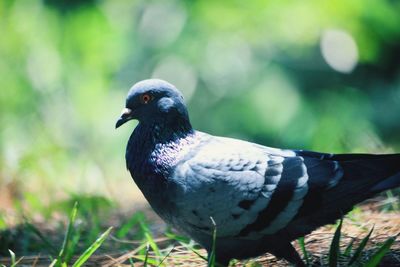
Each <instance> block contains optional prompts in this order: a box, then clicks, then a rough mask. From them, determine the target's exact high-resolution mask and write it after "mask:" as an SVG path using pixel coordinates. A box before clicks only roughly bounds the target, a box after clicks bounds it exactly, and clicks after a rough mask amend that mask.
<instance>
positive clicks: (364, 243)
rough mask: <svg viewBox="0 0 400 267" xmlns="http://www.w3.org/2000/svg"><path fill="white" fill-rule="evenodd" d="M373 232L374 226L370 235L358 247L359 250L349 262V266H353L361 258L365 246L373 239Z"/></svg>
mask: <svg viewBox="0 0 400 267" xmlns="http://www.w3.org/2000/svg"><path fill="white" fill-rule="evenodd" d="M373 230H374V226H372V228H371V230H370V231H369V233H368V234H367V235H366V236H365V237H364V238H363V240H362V241H361V243H360V245H359V246H358V248H357V249H356V251H355V252H354V254H353V256H352V257H351V259H350V261H349V265H352V264H353V263H354V262H356V261H357V260H358V259H359V258H360V256H361V253H362V252H363V250H364V248H365V246H366V245H367V242H368V240H369V238H370V237H371V234H372V231H373Z"/></svg>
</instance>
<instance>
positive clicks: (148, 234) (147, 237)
mask: <svg viewBox="0 0 400 267" xmlns="http://www.w3.org/2000/svg"><path fill="white" fill-rule="evenodd" d="M139 225H140V228H141V230H142V231H143V233H144V237H145V240H146V241H147V243H149V245H150V247H151V249H152V250H153V251H154V253H155V254H156V256H157V257H158V258H161V257H163V255H162V253H161V251H160V249H159V248H158V245H157V243H156V242H155V241H154V238H153V236H152V235H151V232H150V229H149V227H148V226H147V224H146V223H145V221H144V220H139Z"/></svg>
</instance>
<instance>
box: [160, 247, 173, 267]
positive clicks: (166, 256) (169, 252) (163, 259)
mask: <svg viewBox="0 0 400 267" xmlns="http://www.w3.org/2000/svg"><path fill="white" fill-rule="evenodd" d="M174 248H175V245H173V246H172V248H171V250H170V251H168V253H167V254H166V255H165V257H164V258H162V260H161V261H160V263H159V264H158V265H157V267H159V266H161V264H162V263H163V262H164V261H165V259H166V258H168V256H169V255H170V254H171V252H172V251H173V250H174Z"/></svg>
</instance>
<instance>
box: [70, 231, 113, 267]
mask: <svg viewBox="0 0 400 267" xmlns="http://www.w3.org/2000/svg"><path fill="white" fill-rule="evenodd" d="M112 229H113V227H109V228H108V229H107V230H106V231H105V232H104V233H102V234H101V235H100V236H99V238H97V239H96V241H94V242H93V244H92V245H91V246H90V247H88V248H87V249H86V250H85V252H83V254H82V255H81V256H80V257H79V258H78V259H77V260H76V262H75V263H74V265H72V267H80V266H82V265H83V264H84V263H85V262H86V261H87V260H88V259H89V257H90V256H92V254H93V253H94V252H95V251H96V250H97V249H98V248H99V247H100V246H101V244H103V242H104V240H106V238H107V237H108V235H109V234H110V232H111V230H112Z"/></svg>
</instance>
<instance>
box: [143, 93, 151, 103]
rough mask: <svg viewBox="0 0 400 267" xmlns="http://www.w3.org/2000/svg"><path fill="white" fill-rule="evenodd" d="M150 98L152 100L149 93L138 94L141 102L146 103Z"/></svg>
mask: <svg viewBox="0 0 400 267" xmlns="http://www.w3.org/2000/svg"><path fill="white" fill-rule="evenodd" d="M151 100H153V97H152V96H151V95H149V94H143V95H141V96H140V102H142V104H147V103H149V102H150V101H151Z"/></svg>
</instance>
